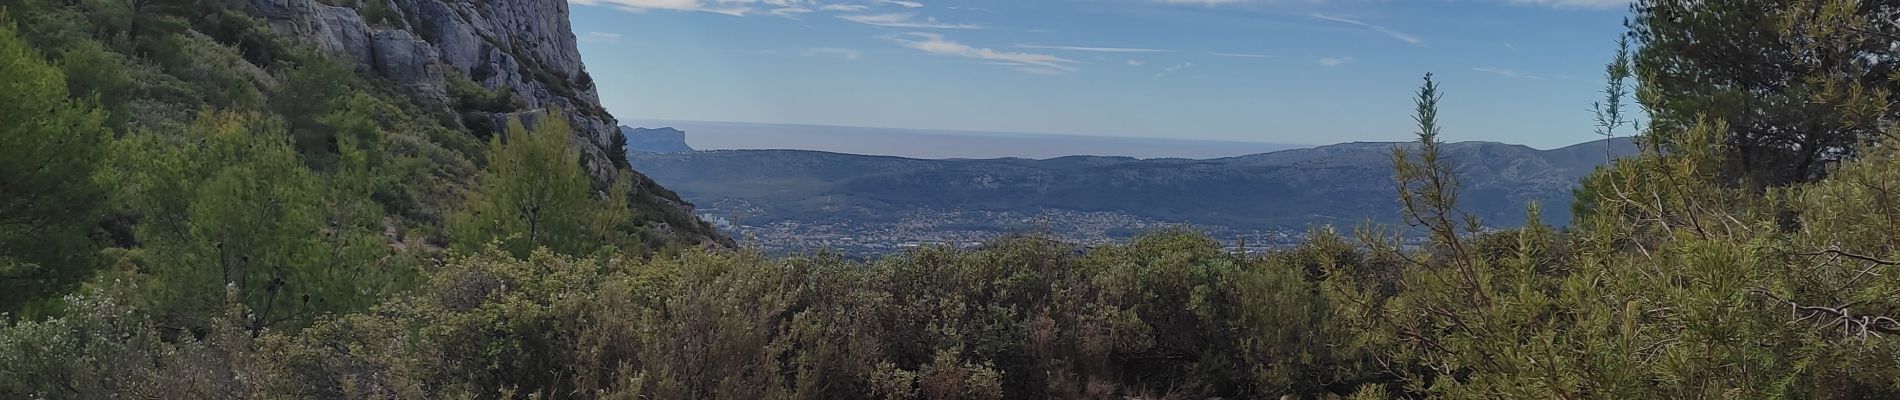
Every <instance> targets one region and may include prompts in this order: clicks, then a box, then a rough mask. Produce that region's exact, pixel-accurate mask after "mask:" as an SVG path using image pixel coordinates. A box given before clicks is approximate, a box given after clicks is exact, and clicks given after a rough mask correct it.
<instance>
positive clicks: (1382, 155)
mask: <svg viewBox="0 0 1900 400" xmlns="http://www.w3.org/2000/svg"><path fill="white" fill-rule="evenodd" d="M1407 145H1410V144H1407V143H1345V144H1337V145H1329V146H1320V147H1315V148H1309V149H1295V150H1284V151H1276V152H1271V153H1262V154H1255V155H1248V156H1240V157H1229V158H1219V159H1211V160H1189V159H1145V160H1144V159H1135V158H1129V157H1096V156H1072V157H1059V158H1050V159H1040V160H1034V159H1021V158H1000V159H983V160H921V159H910V158H901V157H888V156H863V155H852V154H841V153H827V152H816V151H801V150H715V151H700V152H694V153H686V154H664V155H648V156H644V157H639V158H637V159H636V160H634V161H633V164H634V166H635V168H638V169H639V170H641V171H645V172H646V173H648V174H650V175H651V176H652V177H653V178H654V179H655V180H657V181H659V182H661V183H663V184H665V185H666V186H667V187H671V188H675V189H676V190H678V191H679V192H680V194H681V195H682V196H684V197H685V198H686V199H688V200H690V201H693V202H694V203H697V204H700V205H701V206H702V209H703V210H705V211H707V212H709V213H713V214H719V213H733V214H743V218H744V219H746V221H742V222H744V223H746V224H756V225H764V224H773V223H780V222H788V223H796V224H803V225H811V224H834V225H851V224H877V223H895V222H896V221H894V219H895V218H897V217H896V216H900V215H907V214H915V213H918V212H922V211H923V210H960V211H981V212H1009V213H1017V214H1025V215H1034V214H1038V213H1045V212H1048V211H1051V210H1059V211H1065V212H1070V211H1072V212H1085V213H1086V212H1112V213H1120V214H1125V215H1127V216H1129V217H1131V218H1136V219H1141V220H1147V221H1162V222H1170V223H1189V224H1194V225H1200V226H1207V227H1219V228H1228V229H1233V230H1303V229H1304V228H1305V227H1307V226H1309V225H1312V224H1338V225H1353V224H1357V223H1359V222H1362V221H1365V220H1367V219H1371V220H1374V221H1380V222H1398V213H1397V209H1398V204H1397V200H1396V196H1395V194H1394V192H1393V189H1392V171H1391V153H1390V149H1391V148H1392V147H1393V146H1407ZM1635 151H1636V147H1635V145H1634V143H1633V141H1631V140H1630V139H1629V138H1616V139H1612V140H1607V141H1601V140H1600V141H1594V142H1590V143H1584V144H1579V145H1575V146H1569V147H1564V148H1559V149H1553V150H1538V149H1533V148H1530V147H1527V146H1521V145H1513V144H1503V143H1492V142H1462V143H1449V144H1446V145H1445V146H1444V153H1445V155H1446V156H1447V157H1448V158H1449V159H1451V160H1452V161H1453V162H1454V163H1456V164H1457V165H1458V171H1459V176H1460V178H1461V180H1462V183H1463V185H1464V186H1463V188H1464V189H1463V191H1462V199H1461V203H1460V204H1461V206H1462V207H1463V208H1464V209H1465V210H1466V211H1468V212H1471V213H1473V214H1476V215H1478V216H1480V217H1482V218H1483V219H1484V220H1485V221H1486V222H1487V225H1492V226H1516V225H1522V224H1524V223H1525V222H1526V221H1525V206H1526V205H1527V204H1529V203H1530V202H1540V203H1542V204H1543V205H1544V207H1543V216H1544V222H1546V223H1549V224H1553V225H1562V224H1565V223H1567V222H1568V221H1569V218H1570V216H1569V207H1568V205H1569V202H1570V198H1571V189H1573V188H1574V187H1575V185H1576V183H1577V182H1578V180H1579V179H1580V178H1582V177H1583V176H1585V175H1587V174H1588V173H1589V172H1590V171H1591V170H1593V169H1594V168H1596V167H1597V166H1599V165H1602V164H1604V163H1605V162H1606V161H1607V160H1608V159H1610V158H1611V157H1619V156H1625V155H1630V154H1634V153H1635ZM973 224H975V225H983V224H990V225H1000V224H998V223H996V222H994V221H991V222H984V223H974V222H973ZM1013 227H1014V228H1021V227H1022V226H1021V225H1016V226H1013ZM977 228H983V229H989V230H1007V229H1011V228H1012V227H1007V226H987V227H985V226H977ZM1058 233H1059V232H1058Z"/></svg>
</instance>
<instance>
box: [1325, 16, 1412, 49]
mask: <svg viewBox="0 0 1900 400" xmlns="http://www.w3.org/2000/svg"><path fill="white" fill-rule="evenodd" d="M1313 18H1319V19H1323V20H1327V21H1333V22H1338V23H1342V24H1348V25H1353V26H1358V27H1361V28H1366V29H1371V30H1372V31H1373V32H1378V33H1383V34H1385V35H1386V36H1391V37H1392V38H1393V39H1398V40H1399V41H1402V42H1406V43H1411V44H1416V45H1423V44H1425V40H1424V39H1419V38H1418V37H1417V36H1412V35H1410V34H1406V33H1405V32H1399V31H1396V30H1393V29H1392V28H1387V27H1384V26H1379V25H1373V24H1368V23H1365V22H1361V21H1359V20H1356V19H1349V18H1340V17H1334V16H1329V15H1325V14H1319V13H1314V14H1313Z"/></svg>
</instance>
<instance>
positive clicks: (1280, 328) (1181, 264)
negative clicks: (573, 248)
mask: <svg viewBox="0 0 1900 400" xmlns="http://www.w3.org/2000/svg"><path fill="white" fill-rule="evenodd" d="M1330 243H1332V244H1329V245H1321V246H1308V247H1302V248H1301V249H1298V250H1294V251H1289V252H1284V253H1273V254H1271V255H1267V256H1264V257H1261V256H1258V255H1256V256H1246V257H1243V256H1240V255H1237V254H1233V253H1227V252H1224V251H1222V250H1221V249H1220V247H1219V246H1218V244H1217V243H1215V242H1214V241H1212V240H1209V239H1208V238H1206V237H1204V236H1201V235H1198V234H1194V233H1191V232H1186V231H1170V232H1162V233H1157V234H1153V235H1150V236H1147V237H1145V238H1143V239H1142V240H1140V241H1138V242H1136V243H1131V244H1129V245H1126V246H1113V247H1106V248H1102V249H1097V250H1092V251H1088V252H1086V253H1076V252H1075V250H1074V249H1073V248H1071V247H1069V246H1067V245H1064V244H1061V243H1057V242H1053V241H1050V240H1047V239H1041V238H1035V237H1023V238H1016V239H1008V240H1002V241H998V242H996V243H994V244H992V245H991V247H990V248H988V249H983V250H956V249H948V248H932V249H924V250H918V251H915V252H911V253H907V254H904V255H900V256H896V257H892V258H889V259H886V260H883V261H879V262H875V263H869V264H866V263H860V262H852V261H845V260H842V259H838V258H834V257H827V256H822V255H819V256H808V257H794V258H787V259H768V258H765V257H762V256H759V255H758V254H756V253H751V252H739V253H709V252H703V251H698V250H693V251H688V252H686V253H684V254H682V255H679V256H676V257H662V258H655V259H650V260H643V259H639V258H628V257H624V256H620V255H614V254H598V255H594V256H589V257H584V258H575V257H570V256H563V255H558V254H556V253H553V252H550V251H546V250H541V251H536V252H533V253H532V254H530V255H529V256H528V257H527V258H525V259H518V258H515V256H514V255H512V254H510V252H508V251H506V250H503V249H500V248H497V247H488V248H485V249H479V250H477V251H476V252H474V253H471V254H469V255H465V256H457V257H455V258H454V259H452V260H450V261H449V262H447V263H446V264H444V265H443V266H441V267H440V268H437V269H435V270H434V271H432V272H431V273H430V274H429V275H430V277H429V278H428V279H427V280H426V281H425V282H424V283H422V285H421V286H420V287H418V288H417V289H416V290H415V291H413V292H410V293H409V294H407V295H403V296H400V297H398V298H395V299H393V300H391V301H388V302H385V303H383V304H381V305H378V306H376V307H374V308H373V309H371V310H369V311H368V312H365V313H355V314H346V315H334V316H332V317H328V318H324V319H322V320H321V321H320V322H317V323H315V324H314V325H312V326H310V327H309V328H306V329H303V330H300V331H296V332H294V333H289V332H284V331H267V332H265V333H264V334H263V336H261V337H259V338H257V339H256V340H254V341H253V340H248V339H244V340H240V341H239V342H238V343H243V345H242V346H234V345H232V344H231V343H232V342H228V341H230V340H237V339H233V338H229V337H226V336H228V335H225V336H221V334H220V333H219V332H225V331H226V330H235V331H237V332H245V331H246V329H248V328H249V327H248V325H245V324H247V322H245V321H244V320H242V319H237V320H215V321H212V322H211V325H206V326H205V327H204V328H203V329H204V330H205V332H204V333H202V336H203V337H202V338H196V339H194V338H192V337H189V336H187V337H184V338H181V339H179V340H178V341H177V342H176V343H172V342H163V341H160V342H137V341H138V340H155V339H143V338H158V337H162V335H160V334H159V333H155V332H151V331H149V330H151V329H153V328H151V326H149V325H145V324H140V323H132V324H128V326H117V327H114V328H113V329H118V330H119V331H115V332H121V333H115V335H119V337H126V338H132V339H130V340H134V341H133V342H127V341H123V340H100V339H89V338H87V337H86V336H85V335H84V334H82V332H85V331H86V329H97V328H89V327H82V326H76V325H73V324H77V323H90V322H86V321H91V320H89V319H87V318H105V317H103V316H101V315H123V316H122V317H119V318H123V319H126V320H138V319H142V318H156V317H158V316H150V317H148V316H147V315H148V311H147V310H148V309H145V308H136V307H127V306H124V305H120V304H119V303H115V301H118V300H115V299H117V298H119V297H117V296H120V295H121V294H115V293H106V292H105V290H106V289H110V288H112V287H114V286H110V285H105V284H101V286H100V287H101V288H102V289H101V290H100V291H95V292H93V293H92V294H89V295H86V296H78V297H75V299H76V300H73V301H72V302H73V303H74V304H75V305H74V307H75V311H74V312H75V314H77V315H75V316H74V317H73V318H72V319H64V320H52V321H46V322H41V323H23V324H20V325H18V326H15V327H12V328H6V329H4V330H0V339H5V340H15V341H18V343H19V344H18V345H16V346H14V347H11V348H10V349H12V350H0V360H8V359H11V358H9V357H13V358H23V357H38V356H39V355H41V354H92V355H96V356H98V357H134V358H141V359H152V358H159V360H158V361H156V362H154V361H146V362H143V363H134V364H131V365H123V366H122V365H105V364H93V363H83V362H66V361H56V360H50V359H49V360H33V361H31V362H33V363H34V365H44V366H45V367H44V368H34V369H21V370H12V371H5V372H0V382H33V383H31V384H20V385H24V386H18V387H25V388H36V389H20V390H24V391H25V392H29V393H31V392H35V391H36V390H55V389H57V388H58V387H60V386H63V385H66V384H72V385H85V384H88V383H89V382H90V381H88V379H93V378H91V377H96V376H101V375H110V374H124V373H135V374H143V375H141V376H167V374H171V373H174V372H172V371H163V370H149V369H145V368H143V367H142V366H143V365H153V364H156V365H164V364H166V363H168V362H188V360H197V359H204V358H210V359H220V360H225V359H233V360H244V361H242V362H234V363H237V364H240V365H247V366H248V367H247V371H248V372H246V375H242V376H244V377H245V379H244V380H243V382H242V383H243V384H244V385H245V386H244V387H243V388H240V389H236V390H241V392H240V393H249V394H248V395H246V396H262V397H291V398H307V397H321V398H349V397H379V396H385V397H390V396H393V397H436V396H440V397H459V396H475V397H490V396H494V395H496V394H497V393H503V392H504V391H505V392H508V393H513V394H515V395H519V396H527V395H531V394H532V395H539V396H541V397H542V398H707V399H712V398H723V399H755V398H783V399H790V398H805V399H854V398H861V399H873V398H889V399H999V398H1024V397H1038V398H1040V397H1054V398H1104V397H1111V396H1113V397H1120V396H1135V397H1153V396H1161V395H1176V396H1178V395H1187V394H1205V395H1229V396H1243V397H1249V396H1251V397H1260V396H1266V395H1278V394H1284V393H1290V392H1294V391H1309V392H1310V391H1319V390H1323V389H1325V388H1323V387H1322V385H1325V384H1334V383H1336V384H1338V385H1340V387H1343V388H1352V387H1356V386H1357V381H1354V382H1336V381H1333V380H1329V378H1330V377H1334V376H1338V375H1336V374H1334V373H1333V372H1332V371H1333V369H1332V368H1330V366H1332V365H1334V364H1332V363H1331V360H1333V359H1334V354H1335V352H1334V351H1333V350H1330V349H1328V348H1326V346H1325V343H1326V342H1327V340H1328V338H1329V337H1328V336H1326V335H1318V334H1314V333H1315V332H1323V333H1327V334H1337V333H1340V332H1339V331H1337V330H1334V329H1331V328H1329V327H1324V326H1321V324H1323V323H1325V318H1324V317H1323V313H1322V311H1323V310H1324V309H1325V308H1326V307H1324V306H1323V304H1320V303H1318V302H1319V296H1318V293H1317V292H1316V291H1315V290H1316V286H1315V285H1314V280H1313V279H1312V278H1311V275H1309V274H1308V272H1307V271H1308V270H1307V267H1308V266H1309V265H1307V263H1312V262H1320V261H1321V260H1331V259H1334V257H1337V256H1338V255H1339V254H1341V253H1346V252H1350V251H1351V250H1350V249H1349V248H1347V247H1344V245H1343V242H1337V241H1334V242H1330ZM231 290H232V291H234V292H235V294H234V295H233V296H232V297H231V298H232V299H240V302H241V299H243V298H246V297H249V296H250V295H246V294H244V293H243V292H244V291H246V290H262V289H246V288H233V289H231ZM212 305H213V306H214V307H212V308H213V310H214V311H212V312H208V313H206V314H204V315H207V316H219V315H225V314H220V313H218V312H216V310H223V309H225V308H228V307H239V308H240V309H243V310H249V311H251V312H255V311H256V310H257V308H255V307H245V306H243V305H242V304H231V303H221V302H216V301H213V304H212ZM220 305H222V306H220ZM217 323H224V324H226V325H217ZM160 325H162V324H160ZM240 339H241V338H240ZM247 346H248V347H247ZM147 347H156V348H159V349H170V350H166V351H159V350H148V349H146V348H147ZM168 357H169V358H175V359H176V360H179V361H167V358H168ZM258 363H262V364H258ZM114 368H120V369H131V370H135V371H134V372H126V371H118V370H114ZM208 374H209V375H212V376H216V373H208ZM193 379H199V378H193ZM158 381H162V380H158ZM128 384H130V383H128ZM102 390H108V391H113V392H117V393H126V392H124V391H123V390H124V389H120V386H111V387H108V388H106V389H102ZM168 390H185V389H177V388H174V389H168ZM6 393H21V392H20V391H15V392H7V391H5V390H4V389H0V394H6ZM241 397H242V396H241Z"/></svg>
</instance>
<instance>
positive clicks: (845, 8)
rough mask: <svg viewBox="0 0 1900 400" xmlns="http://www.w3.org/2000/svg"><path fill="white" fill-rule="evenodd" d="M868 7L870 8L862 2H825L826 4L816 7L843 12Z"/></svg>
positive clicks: (861, 9)
mask: <svg viewBox="0 0 1900 400" xmlns="http://www.w3.org/2000/svg"><path fill="white" fill-rule="evenodd" d="M870 8H871V7H870V6H866V5H863V4H826V5H823V6H819V7H818V9H820V10H825V11H843V12H854V11H864V10H867V9H870Z"/></svg>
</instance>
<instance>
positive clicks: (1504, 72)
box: [1471, 67, 1544, 80]
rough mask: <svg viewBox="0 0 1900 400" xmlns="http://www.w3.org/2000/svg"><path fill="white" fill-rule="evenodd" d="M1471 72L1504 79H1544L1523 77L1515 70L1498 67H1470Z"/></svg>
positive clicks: (1532, 76)
mask: <svg viewBox="0 0 1900 400" xmlns="http://www.w3.org/2000/svg"><path fill="white" fill-rule="evenodd" d="M1471 70H1472V71H1478V72H1483V73H1488V74H1492V75H1497V76H1502V77H1506V78H1523V79H1536V80H1543V79H1544V77H1541V76H1537V75H1525V74H1522V73H1518V72H1517V71H1515V70H1511V69H1506V68H1498V67H1471Z"/></svg>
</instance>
